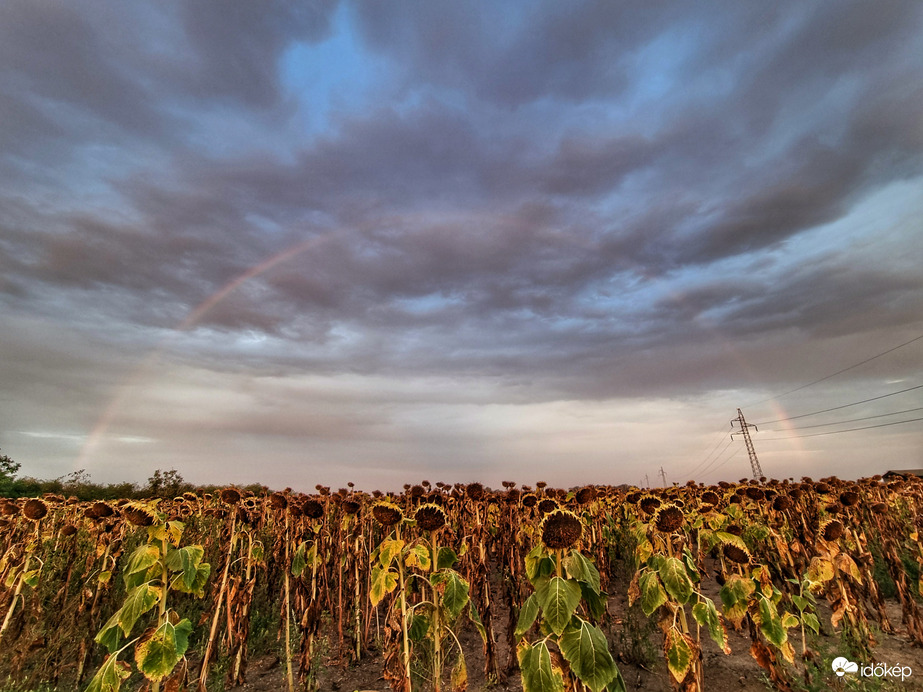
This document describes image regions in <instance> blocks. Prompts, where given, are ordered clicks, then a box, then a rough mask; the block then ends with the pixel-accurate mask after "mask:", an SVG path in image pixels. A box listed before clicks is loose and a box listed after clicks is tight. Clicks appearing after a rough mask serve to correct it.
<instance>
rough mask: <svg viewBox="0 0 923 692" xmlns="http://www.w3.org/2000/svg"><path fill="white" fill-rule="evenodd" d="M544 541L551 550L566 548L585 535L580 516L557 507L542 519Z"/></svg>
mask: <svg viewBox="0 0 923 692" xmlns="http://www.w3.org/2000/svg"><path fill="white" fill-rule="evenodd" d="M539 529H540V530H541V532H542V543H544V545H545V547H546V548H548V549H549V550H566V549H567V548H570V547H571V546H573V545H574V544H576V543H577V541H579V540H580V537H581V536H582V535H583V524H581V523H580V518H579V517H578V516H577V515H576V514H574V513H573V512H569V511H568V510H566V509H555V510H553V511H552V512H550V513H549V514H548V515H546V516H545V518H544V519H542V523H541V525H540V526H539Z"/></svg>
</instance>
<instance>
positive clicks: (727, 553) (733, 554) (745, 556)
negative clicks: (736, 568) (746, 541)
mask: <svg viewBox="0 0 923 692" xmlns="http://www.w3.org/2000/svg"><path fill="white" fill-rule="evenodd" d="M721 552H722V553H724V557H725V558H726V559H728V560H730V561H731V562H733V563H734V564H736V565H748V564H750V559H751V558H750V551H749V550H747V549H746V548H742V547H741V546H739V545H735V544H734V543H725V544H724V545H722V546H721Z"/></svg>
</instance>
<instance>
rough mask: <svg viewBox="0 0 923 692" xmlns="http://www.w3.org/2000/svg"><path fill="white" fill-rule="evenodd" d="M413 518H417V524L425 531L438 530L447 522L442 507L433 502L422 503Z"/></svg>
mask: <svg viewBox="0 0 923 692" xmlns="http://www.w3.org/2000/svg"><path fill="white" fill-rule="evenodd" d="M413 518H414V519H415V520H416V522H417V526H419V527H420V528H421V529H423V530H424V531H438V530H439V529H441V528H442V527H443V526H445V523H446V516H445V512H444V511H443V510H442V507H440V506H439V505H437V504H434V503H432V502H430V503H427V504H425V505H421V506H420V508H419V509H418V510H417V511H416V514H414V515H413Z"/></svg>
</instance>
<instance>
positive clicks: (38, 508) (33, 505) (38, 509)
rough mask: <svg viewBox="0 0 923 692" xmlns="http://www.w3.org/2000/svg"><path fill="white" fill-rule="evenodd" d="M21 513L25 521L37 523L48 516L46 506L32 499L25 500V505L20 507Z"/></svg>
mask: <svg viewBox="0 0 923 692" xmlns="http://www.w3.org/2000/svg"><path fill="white" fill-rule="evenodd" d="M22 513H23V514H24V515H25V517H26V519H31V520H32V521H38V520H39V519H41V518H42V517H44V516H45V515H46V514H48V505H46V504H45V503H44V502H42V501H41V500H39V499H37V498H34V497H33V498H32V499H31V500H27V501H26V504H24V505H23V506H22Z"/></svg>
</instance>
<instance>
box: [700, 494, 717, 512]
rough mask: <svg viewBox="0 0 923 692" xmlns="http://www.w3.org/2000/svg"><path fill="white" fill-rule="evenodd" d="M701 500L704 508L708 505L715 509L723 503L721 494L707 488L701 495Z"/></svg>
mask: <svg viewBox="0 0 923 692" xmlns="http://www.w3.org/2000/svg"><path fill="white" fill-rule="evenodd" d="M699 502H700V504H701V506H702V508H703V509H704V508H706V507H708V508H710V509H713V508H715V507H717V506H718V505H719V504H721V496H720V495H719V494H718V493H716V492H715V491H714V490H706V491H705V492H704V493H702V494H701V495H700V496H699Z"/></svg>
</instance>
